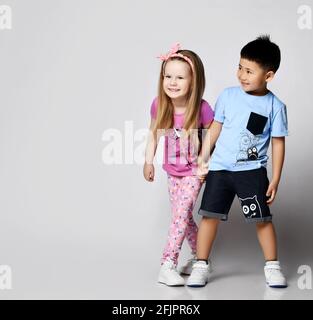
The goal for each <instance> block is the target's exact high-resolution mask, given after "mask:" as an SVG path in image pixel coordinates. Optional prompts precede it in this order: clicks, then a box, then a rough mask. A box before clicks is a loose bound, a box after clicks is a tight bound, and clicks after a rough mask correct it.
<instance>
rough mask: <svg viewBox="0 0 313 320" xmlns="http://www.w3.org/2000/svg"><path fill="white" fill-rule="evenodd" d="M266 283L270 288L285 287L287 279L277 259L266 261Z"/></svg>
mask: <svg viewBox="0 0 313 320" xmlns="http://www.w3.org/2000/svg"><path fill="white" fill-rule="evenodd" d="M264 274H265V279H266V283H267V285H268V286H269V287H271V288H286V287H287V281H286V278H285V276H284V275H283V273H282V272H281V267H280V265H279V261H267V262H266V263H265V267H264Z"/></svg>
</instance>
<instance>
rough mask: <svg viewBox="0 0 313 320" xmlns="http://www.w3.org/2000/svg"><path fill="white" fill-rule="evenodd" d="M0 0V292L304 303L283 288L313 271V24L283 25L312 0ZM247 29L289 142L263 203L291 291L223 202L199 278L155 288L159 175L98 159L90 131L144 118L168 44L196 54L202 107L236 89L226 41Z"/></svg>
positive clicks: (163, 188)
mask: <svg viewBox="0 0 313 320" xmlns="http://www.w3.org/2000/svg"><path fill="white" fill-rule="evenodd" d="M0 4H7V5H10V6H11V8H12V13H13V17H12V25H13V28H12V30H0V64H1V77H0V88H1V103H0V194H1V201H0V265H9V266H11V268H12V272H13V289H12V290H0V299H11V298H13V299H15V298H18V299H24V298H25V299H26V298H28V299H38V298H41V299H48V298H52V299H54V298H59V299H67V298H72V299H84V298H85V299H91V298H95V299H218V298H222V299H240V298H245V299H252V298H256V299H289V298H290V299H291V298H295V299H312V298H313V293H312V290H300V289H299V288H298V286H297V280H298V278H299V275H298V274H297V269H298V267H299V266H300V265H309V266H311V267H313V255H312V244H313V235H312V223H313V216H312V201H311V200H312V190H311V187H312V178H313V174H312V172H313V171H312V170H311V167H310V165H311V158H312V157H313V151H312V150H313V149H312V148H311V142H312V133H313V126H312V116H313V112H312V101H313V91H312V74H313V65H312V56H313V42H312V40H313V30H300V29H299V28H298V26H297V20H298V17H299V15H298V14H297V9H298V7H299V5H301V4H307V5H310V6H311V8H312V7H313V1H312V0H310V1H306V2H305V3H303V2H302V1H288V2H287V1H282V0H280V1H275V2H273V1H270V0H264V1H254V2H251V1H244V0H241V1H230V0H229V1H204V0H200V1H196V2H193V3H192V2H190V1H187V0H173V1H165V0H161V1H160V0H158V1H143V0H133V1H126V0H125V1H121V0H118V1H116V0H114V1H113V0H110V1H100V0H99V1H96V0H92V1H82V0H80V1H78V0H75V1H74V0H67V1H61V0H53V1H52V0H50V1H48V0H45V1H40V0H37V1H36V0H27V1H10V0H7V1H6V2H5V3H3V1H1V3H0ZM261 33H270V35H271V37H272V39H273V41H275V42H277V43H278V44H279V46H280V48H281V50H282V63H281V68H280V70H279V71H278V73H277V75H276V77H275V80H274V81H273V83H272V84H271V85H270V89H271V90H273V91H274V92H275V93H276V94H277V95H278V97H279V98H280V99H281V100H283V101H284V102H285V103H286V104H287V106H288V115H289V129H290V136H289V137H288V139H287V153H286V162H285V167H284V174H283V177H282V181H281V184H280V188H279V194H278V197H277V199H276V201H275V203H274V205H273V208H272V211H273V212H274V214H275V222H276V227H277V231H278V238H279V252H280V259H281V261H282V263H283V266H284V271H285V273H286V275H287V276H288V279H289V283H290V287H289V288H288V289H287V290H285V291H275V290H268V289H266V287H265V284H264V279H263V270H262V268H263V258H262V254H261V250H260V248H259V246H258V243H257V240H256V234H255V229H254V226H251V225H246V224H245V222H244V221H243V218H242V216H241V213H240V211H239V206H238V203H237V201H235V202H234V206H233V210H232V213H231V218H230V221H229V223H224V224H222V225H221V228H220V229H219V233H218V238H217V241H216V243H215V247H214V253H213V257H212V258H213V263H214V265H213V266H214V269H215V273H214V275H213V278H212V282H211V283H210V284H209V285H208V286H206V287H205V288H204V289H200V290H190V289H188V288H175V289H174V288H167V287H165V286H162V285H160V284H157V283H156V279H157V275H158V271H159V260H160V256H161V253H162V249H163V246H164V243H165V239H166V235H167V230H168V225H169V222H170V207H169V200H168V194H167V184H166V183H167V182H166V175H165V172H163V170H162V169H161V168H160V166H157V168H156V179H155V182H154V183H153V184H149V183H147V182H146V181H145V180H144V179H143V176H142V166H141V165H137V164H133V165H126V164H122V165H105V164H104V163H103V161H102V151H103V148H104V147H105V146H106V144H107V143H105V142H104V141H102V134H103V132H104V131H105V130H107V129H109V128H115V129H118V130H120V131H121V132H122V133H123V132H124V122H125V121H126V120H130V121H133V123H134V130H138V129H142V128H147V126H148V123H149V121H150V119H149V107H150V103H151V100H152V99H153V98H154V96H155V95H156V87H157V80H158V73H159V67H160V62H159V61H158V60H157V59H156V58H155V57H156V56H157V55H158V54H159V53H164V52H166V51H167V50H168V49H169V48H170V46H171V44H172V43H174V42H176V41H179V42H181V44H182V45H183V47H184V48H188V49H191V50H194V51H195V52H197V53H198V54H199V56H200V57H201V58H202V60H203V63H204V65H205V70H206V77H207V87H206V92H205V96H204V97H205V99H207V100H208V101H209V102H210V103H211V104H212V105H214V103H215V101H216V98H217V96H218V94H219V93H220V92H221V91H222V89H223V88H225V87H226V86H231V85H237V80H236V68H237V65H238V61H239V60H238V59H239V51H240V49H241V47H242V46H243V45H244V44H245V43H246V42H248V41H250V40H252V39H254V38H255V37H256V36H258V35H259V34H261ZM161 151H162V150H161ZM158 152H159V151H158ZM198 206H199V203H198V204H197V207H196V209H195V216H196V219H197V221H199V218H198V217H197V214H196V212H197V208H198ZM188 251H189V250H188V248H187V246H184V247H183V251H182V254H181V260H180V263H183V262H184V261H185V259H187V258H188V257H189V252H188Z"/></svg>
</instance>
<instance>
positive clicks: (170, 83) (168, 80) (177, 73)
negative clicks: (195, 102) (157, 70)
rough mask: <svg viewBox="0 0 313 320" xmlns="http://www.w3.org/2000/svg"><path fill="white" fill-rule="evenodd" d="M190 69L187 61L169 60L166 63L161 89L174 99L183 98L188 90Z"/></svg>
mask: <svg viewBox="0 0 313 320" xmlns="http://www.w3.org/2000/svg"><path fill="white" fill-rule="evenodd" d="M190 85H191V69H190V66H189V64H188V63H187V62H184V61H180V60H170V61H168V62H167V63H166V65H165V69H164V78H163V90H164V91H165V93H166V94H167V95H168V96H169V97H170V98H171V99H172V100H176V101H181V100H185V99H186V97H187V95H188V94H189V91H190Z"/></svg>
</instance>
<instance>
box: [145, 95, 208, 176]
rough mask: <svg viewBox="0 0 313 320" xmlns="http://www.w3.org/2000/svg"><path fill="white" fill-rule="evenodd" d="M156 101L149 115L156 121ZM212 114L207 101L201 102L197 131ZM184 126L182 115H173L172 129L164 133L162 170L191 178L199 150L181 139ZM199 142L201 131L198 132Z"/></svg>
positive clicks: (194, 170) (204, 125) (195, 167)
mask: <svg viewBox="0 0 313 320" xmlns="http://www.w3.org/2000/svg"><path fill="white" fill-rule="evenodd" d="M157 108H158V100H157V98H155V99H154V100H153V102H152V105H151V109H150V114H151V117H152V118H153V119H156V116H157ZM213 118H214V112H213V110H212V108H211V106H210V105H209V104H208V102H207V101H205V100H202V101H201V110H200V117H199V129H201V128H204V127H206V126H207V125H208V124H210V123H211V122H212V120H213ZM183 125H184V114H183V113H182V114H176V113H175V114H174V128H173V129H169V130H167V131H166V134H165V143H164V157H163V169H164V170H165V171H166V172H167V173H168V174H170V175H173V176H191V175H196V169H197V157H198V153H199V152H200V150H198V148H195V147H194V146H193V145H192V143H190V141H189V140H190V139H188V140H187V139H186V138H185V139H183V138H181V137H180V136H181V135H180V131H181V130H182V128H183ZM199 137H200V140H201V130H200V132H199ZM183 140H186V141H183Z"/></svg>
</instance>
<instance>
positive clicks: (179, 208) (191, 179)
mask: <svg viewBox="0 0 313 320" xmlns="http://www.w3.org/2000/svg"><path fill="white" fill-rule="evenodd" d="M201 186H202V183H201V181H200V180H199V179H198V178H197V177H196V176H186V177H176V176H171V175H169V174H168V191H169V195H170V202H171V211H172V221H171V225H170V228H169V232H168V238H167V242H166V245H165V248H164V251H163V256H162V259H161V263H163V262H164V261H166V260H171V261H173V262H174V264H175V265H177V262H178V255H179V253H180V250H181V247H182V244H183V241H184V239H185V237H186V238H187V241H188V243H189V246H190V248H191V251H192V253H193V254H195V253H196V247H197V232H198V227H197V225H196V223H195V221H194V220H193V215H192V212H193V208H194V206H195V203H196V200H197V197H198V194H199V191H200V189H201Z"/></svg>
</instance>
